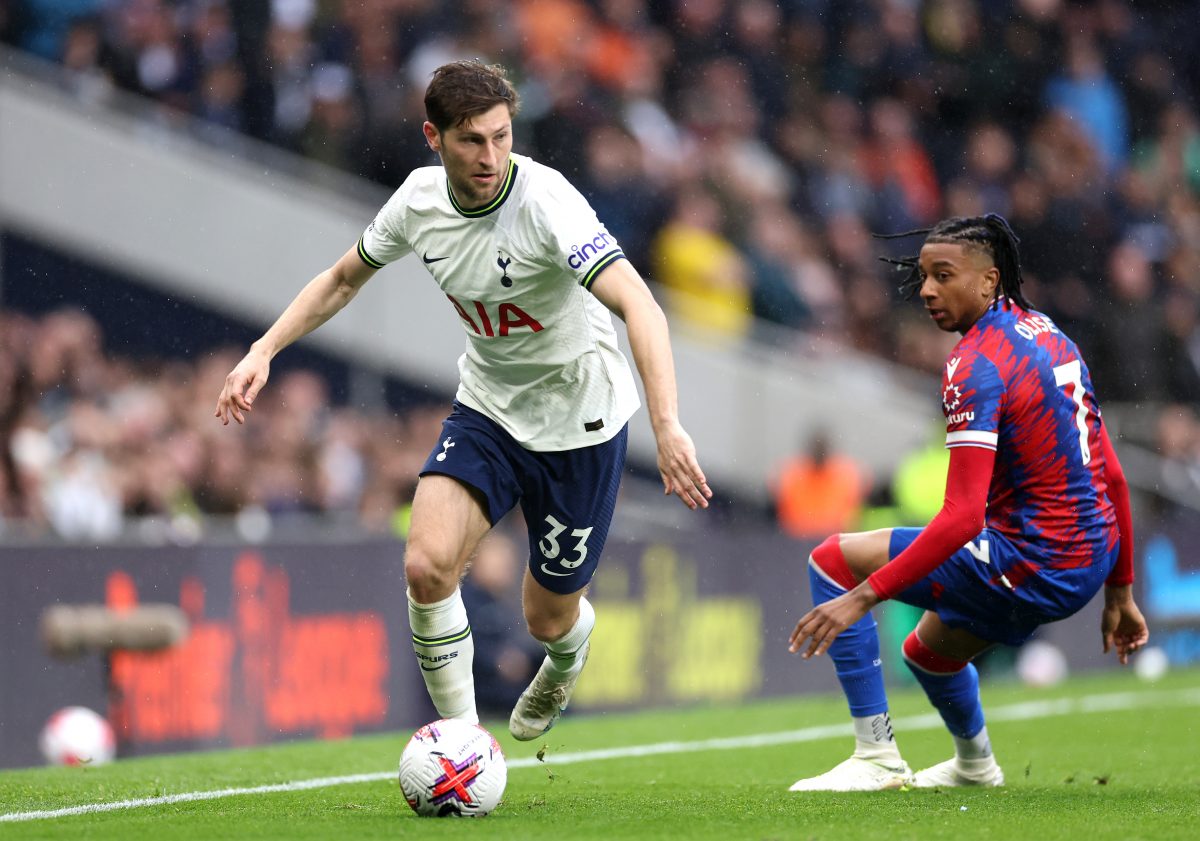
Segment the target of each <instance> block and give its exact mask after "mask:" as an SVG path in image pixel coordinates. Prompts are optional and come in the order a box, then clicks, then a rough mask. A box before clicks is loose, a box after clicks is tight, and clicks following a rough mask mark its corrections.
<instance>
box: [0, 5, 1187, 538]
mask: <svg viewBox="0 0 1200 841" xmlns="http://www.w3.org/2000/svg"><path fill="white" fill-rule="evenodd" d="M1198 30H1200V3H1197V2H1194V1H1193V2H1185V0H1176V1H1175V2H1172V0H1157V2H1134V0H1088V1H1087V2H1084V0H1076V2H1065V1H1064V0H736V2H735V0H524V1H523V2H522V0H517V2H512V3H498V2H488V0H236V2H234V0H176V1H175V2H172V1H171V0H0V41H3V42H5V43H8V44H10V45H13V46H15V47H17V48H18V49H21V50H24V51H28V52H30V53H32V54H35V55H38V56H40V57H42V58H44V59H48V60H51V61H54V62H57V63H59V64H61V65H62V67H63V68H65V69H66V71H67V75H66V79H67V84H68V85H69V86H70V87H71V88H72V89H73V90H74V91H75V92H76V94H77V95H78V96H80V97H82V98H85V99H88V100H93V101H94V100H102V99H104V98H106V97H109V96H111V95H112V92H113V91H117V90H125V91H133V92H136V93H139V94H142V95H144V96H145V97H148V98H150V99H151V100H153V101H154V102H156V103H158V106H159V109H158V116H159V118H160V119H162V120H163V121H167V122H182V121H183V120H184V119H185V118H188V117H195V118H199V119H200V120H201V121H203V122H202V123H201V125H202V126H211V127H214V128H213V129H212V130H211V137H212V139H213V141H214V142H221V138H222V137H225V136H227V135H226V134H225V132H224V131H223V130H233V131H234V132H239V133H242V134H246V135H249V136H251V137H254V138H258V139H260V140H264V141H267V142H269V143H272V144H276V145H278V146H280V147H283V148H286V149H288V150H291V151H294V152H297V153H300V154H301V155H304V156H307V157H310V158H313V159H316V160H320V161H322V162H324V163H326V164H329V165H331V166H333V167H336V168H340V169H343V170H346V171H348V172H350V173H354V174H357V175H360V176H363V177H365V178H368V179H371V180H373V181H376V182H379V183H381V184H383V185H386V186H388V187H395V186H397V185H399V183H400V182H401V181H403V179H404V178H405V176H406V175H407V173H408V172H409V171H410V170H411V169H412V168H413V167H416V166H422V165H428V164H430V163H435V162H436V161H435V159H431V157H430V153H429V151H428V149H427V148H426V147H425V144H424V142H423V138H422V136H421V132H420V125H421V122H422V121H423V119H424V114H423V107H422V94H423V92H424V87H425V84H426V80H427V79H428V77H429V74H430V72H431V71H432V69H433V68H435V67H437V66H438V65H440V64H442V63H444V62H445V61H448V60H453V59H456V58H463V57H472V58H482V59H485V60H488V61H497V62H501V63H503V64H504V65H506V66H507V67H508V68H510V72H511V74H512V76H513V78H514V81H515V82H516V83H517V85H518V88H519V90H520V91H521V94H522V97H523V110H522V114H521V117H520V118H519V120H518V122H517V124H516V131H517V143H516V149H517V151H520V152H523V153H527V154H530V155H532V156H533V157H535V158H536V159H538V160H541V161H543V162H545V163H547V164H550V165H552V166H554V167H556V168H558V169H560V170H561V171H563V172H564V173H565V174H566V175H567V176H568V177H569V178H570V179H571V180H572V181H573V182H574V183H575V184H576V185H577V186H578V187H579V188H580V189H581V191H582V192H583V193H584V194H585V195H586V196H587V197H588V198H589V200H590V201H591V203H592V205H593V206H594V207H595V209H596V210H597V213H598V215H599V216H600V218H601V219H602V220H603V221H605V222H606V224H607V225H608V227H609V229H610V230H611V231H612V232H613V233H614V234H615V235H616V236H617V237H618V238H619V240H620V241H621V243H622V245H623V247H624V249H625V251H626V253H627V254H628V255H629V256H630V257H631V259H632V260H633V261H634V263H635V265H636V266H638V267H639V269H641V270H642V272H643V274H645V275H646V276H647V277H648V278H649V279H651V280H652V282H653V283H654V284H656V290H657V292H658V294H659V297H660V300H662V301H663V302H664V304H665V305H666V306H667V309H668V312H669V314H670V316H671V318H672V324H673V329H677V330H686V331H689V332H691V333H693V334H694V335H698V336H702V337H705V338H706V339H708V340H710V341H713V342H751V341H753V342H761V341H766V342H771V343H773V344H774V345H777V346H778V348H779V352H781V353H786V352H791V351H793V350H796V351H797V352H799V349H801V348H803V347H806V346H811V345H812V344H814V343H815V344H820V345H822V346H835V347H836V346H845V347H848V348H853V349H855V350H858V351H861V352H865V353H869V354H874V355H877V356H879V357H881V358H883V359H887V360H890V361H894V362H898V363H900V364H902V365H906V366H910V367H912V368H915V369H918V370H920V371H924V372H927V373H931V374H932V373H935V372H937V371H938V370H939V369H940V366H941V364H942V362H943V360H944V358H945V354H946V352H947V351H948V350H949V348H950V347H951V346H952V345H953V342H954V341H955V339H956V337H954V336H946V335H943V334H941V333H939V332H938V331H937V330H936V328H934V327H933V326H932V325H931V324H930V323H929V321H928V319H927V317H926V316H925V315H924V313H923V311H922V309H921V308H920V306H919V303H917V302H913V301H905V300H903V299H902V298H901V297H900V296H899V295H898V294H897V292H896V285H897V279H898V275H897V274H896V272H895V271H894V270H893V269H892V268H891V267H889V266H887V265H886V264H884V263H882V262H880V261H879V260H878V257H880V256H881V255H891V256H896V255H901V254H911V253H914V252H915V250H916V248H917V244H918V243H919V239H914V240H907V241H906V240H903V239H901V240H898V241H897V240H889V241H886V242H885V241H882V240H878V239H874V238H873V237H872V234H873V233H880V234H894V233H898V232H903V231H908V230H912V229H919V228H923V227H927V226H929V225H931V224H932V223H934V222H936V221H937V220H938V219H940V218H943V217H946V216H952V215H978V214H983V213H987V212H998V213H1001V214H1003V215H1005V216H1006V217H1007V218H1008V219H1009V220H1010V222H1011V224H1012V226H1013V227H1014V229H1015V230H1016V231H1017V233H1018V234H1019V235H1020V236H1021V238H1022V243H1021V247H1022V256H1023V264H1024V269H1025V278H1026V283H1027V287H1028V290H1027V297H1029V298H1030V299H1031V300H1032V301H1033V302H1034V303H1035V305H1037V306H1038V307H1039V308H1040V309H1042V310H1044V311H1045V312H1047V313H1048V314H1049V315H1051V317H1052V318H1054V319H1055V321H1057V322H1058V323H1059V325H1060V326H1061V327H1062V328H1063V329H1064V330H1065V331H1066V332H1067V333H1068V334H1069V335H1071V336H1072V337H1073V338H1074V339H1075V340H1076V341H1077V342H1078V343H1079V344H1080V346H1081V348H1082V350H1083V352H1084V355H1085V358H1086V359H1087V360H1088V363H1089V366H1090V367H1091V370H1092V375H1093V380H1094V382H1095V384H1096V388H1097V391H1098V394H1099V397H1100V400H1101V402H1102V404H1104V405H1105V407H1106V410H1107V409H1108V408H1109V407H1110V406H1112V407H1114V408H1113V412H1114V416H1117V415H1118V414H1120V415H1123V416H1124V417H1125V418H1128V419H1129V422H1128V423H1127V424H1126V427H1125V430H1123V431H1126V432H1127V433H1128V434H1130V435H1135V436H1140V437H1141V438H1142V439H1143V440H1144V442H1145V443H1146V444H1147V445H1148V446H1150V447H1152V448H1153V449H1155V450H1157V451H1158V452H1159V453H1160V454H1161V455H1163V456H1164V457H1166V458H1167V459H1169V460H1170V461H1171V462H1172V463H1173V464H1175V465H1177V467H1178V470H1179V471H1182V474H1183V475H1184V476H1185V477H1190V478H1185V480H1183V481H1184V484H1185V486H1186V485H1187V483H1188V482H1191V483H1192V485H1191V487H1196V488H1200V421H1198V420H1197V409H1198V408H1200V119H1198V117H1197V113H1198V112H1197V108H1198V106H1200V102H1198V98H1197V92H1198V91H1200V54H1198V53H1197V51H1196V50H1195V49H1194V44H1195V35H1196V34H1197V31H1198ZM303 280H305V279H303V278H297V283H298V284H299V283H301V282H303ZM239 355H240V349H239V350H238V351H236V352H235V351H231V352H230V353H229V354H223V355H218V356H214V357H211V358H208V359H205V360H203V361H199V362H195V363H188V362H179V361H172V362H165V361H153V360H145V359H128V358H123V357H121V356H120V355H119V354H117V353H114V352H112V351H111V350H105V347H104V343H103V337H102V334H101V329H100V327H99V325H97V324H96V323H95V322H94V321H92V320H90V319H89V318H88V317H87V316H85V315H82V314H80V313H78V312H62V313H56V314H53V315H48V316H39V317H29V316H23V315H20V314H17V313H13V312H7V313H0V441H3V442H5V444H6V447H5V448H4V452H3V457H2V458H0V517H5V518H10V519H12V518H20V519H25V520H29V521H32V522H42V523H45V524H47V528H52V529H54V530H56V531H58V532H60V533H63V534H67V535H74V536H89V537H96V538H99V537H102V536H103V535H105V534H109V533H115V532H116V531H119V529H120V524H121V520H122V517H123V516H126V515H131V514H156V515H164V516H166V517H167V518H169V519H170V518H176V519H178V518H179V517H182V518H183V520H182V521H181V522H188V517H190V516H192V515H194V514H203V513H214V514H237V513H238V512H240V511H244V510H247V509H251V510H262V511H266V512H269V513H277V512H288V511H318V512H327V513H330V514H332V515H335V516H344V517H346V518H350V519H356V520H358V521H360V522H362V523H363V524H365V525H366V526H367V527H368V528H372V529H377V530H380V531H389V530H391V531H400V532H401V533H402V531H403V511H404V503H405V500H406V499H407V498H408V497H410V495H411V490H412V486H413V483H414V481H415V475H416V471H417V469H418V468H419V465H420V463H421V460H422V459H423V458H424V456H425V454H426V452H427V451H428V448H429V447H430V446H431V445H432V443H433V441H434V439H435V437H436V435H437V430H438V421H439V420H440V417H441V415H442V413H443V412H444V408H445V407H444V406H437V407H433V408H431V409H428V410H415V411H413V412H411V413H406V414H404V415H403V416H400V417H397V416H395V415H392V414H383V415H378V416H376V415H372V414H370V413H366V412H363V411H361V410H358V409H354V408H341V407H336V406H334V405H333V403H332V402H331V400H330V396H329V393H328V388H327V386H326V385H325V384H324V383H323V382H322V381H321V379H320V378H319V377H317V376H316V375H314V374H312V373H306V372H293V373H291V374H288V375H287V376H286V377H282V378H280V379H279V380H277V381H276V382H273V383H272V386H271V388H269V389H268V390H267V391H266V392H264V398H265V399H264V400H262V401H260V403H259V405H256V407H255V412H256V417H255V423H254V424H252V425H251V426H250V427H248V428H247V431H246V435H244V436H237V437H235V436H228V435H221V430H220V428H219V426H218V425H217V424H216V423H215V422H214V421H213V420H212V418H211V413H212V406H213V404H214V402H215V399H216V394H217V392H218V390H219V387H220V383H221V382H222V380H223V378H224V376H225V373H226V372H227V371H228V370H229V369H230V368H231V367H232V365H233V364H234V363H235V362H236V360H237V358H238V356H239ZM932 400H933V397H932V396H931V406H933V405H934V404H933V402H932ZM283 405H286V406H287V411H281V410H280V409H279V407H280V406H283ZM1122 408H1124V411H1123V412H1122ZM218 436H220V437H219V438H218ZM935 437H936V436H935ZM937 443H938V447H937V448H936V449H938V450H939V451H940V441H939V442H937ZM797 450H798V455H797V459H796V460H795V461H794V462H792V463H789V464H786V465H781V466H780V473H779V475H778V476H776V477H773V478H772V479H771V482H772V488H773V489H774V490H775V492H776V493H777V501H778V513H779V517H780V522H781V523H782V524H783V525H784V526H785V527H786V528H788V529H789V530H792V531H793V532H795V533H811V532H810V530H814V531H816V532H818V533H819V532H823V531H828V530H829V527H830V526H829V524H830V523H831V522H835V521H837V522H840V521H842V520H844V521H845V523H846V524H845V525H844V526H838V527H839V528H843V527H844V528H849V527H852V526H853V525H854V524H855V522H856V521H857V520H858V519H859V518H860V517H861V512H862V509H863V508H864V506H866V505H868V503H869V501H870V499H871V496H872V494H873V493H875V494H876V495H878V493H879V491H880V489H881V488H886V489H887V492H888V498H889V501H893V502H894V501H895V499H896V498H897V497H898V496H900V495H902V493H903V491H902V489H900V487H899V484H898V483H902V482H901V477H870V476H864V475H861V471H857V470H855V468H854V465H853V464H852V456H853V454H852V453H848V454H840V455H839V454H831V453H829V452H828V442H827V441H825V440H823V439H822V438H821V437H820V436H818V437H816V438H814V439H811V440H808V439H806V440H805V441H803V442H800V441H798V442H797ZM847 460H848V461H849V463H848V464H847V463H846V462H847ZM830 464H832V465H834V466H835V467H836V468H837V475H833V474H832V473H830V472H829V471H830V469H831V468H829V467H828V466H829V465H830ZM933 464H934V466H933V469H932V470H931V471H929V475H930V476H933V477H934V479H933V480H932V484H933V485H934V486H936V487H934V490H933V492H932V494H930V495H932V496H933V497H934V498H935V502H936V501H940V492H941V488H940V485H939V484H938V482H939V481H940V480H941V479H942V478H944V471H943V472H942V473H941V475H940V476H939V475H938V467H939V464H940V463H939V462H936V460H935V462H934V463H933ZM250 465H253V469H250ZM797 477H799V480H804V481H807V482H808V484H807V485H804V486H803V487H804V493H807V494H808V495H809V499H810V501H820V500H823V501H826V502H830V501H838V502H839V503H840V505H839V506H837V507H838V508H839V510H838V511H837V512H835V513H834V514H830V515H829V516H828V517H826V518H825V519H824V520H822V521H821V522H818V523H814V522H812V520H811V518H809V519H805V516H804V512H805V511H809V510H810V509H812V507H813V505H812V504H805V503H803V502H797V500H796V499H790V500H789V499H786V498H785V497H786V496H787V494H788V493H793V492H794V489H795V487H797V485H796V484H795V482H796V481H799V480H798V479H797ZM789 483H791V484H789ZM927 484H928V483H927ZM789 488H790V489H792V490H791V491H789ZM843 501H844V502H843ZM826 507H830V506H826ZM842 509H845V510H842ZM935 510H936V509H935ZM797 511H799V512H800V515H796V512H797ZM397 512H399V513H397ZM931 513H932V512H931ZM822 516H824V515H822ZM839 518H841V519H840V520H839ZM926 519H927V517H926Z"/></svg>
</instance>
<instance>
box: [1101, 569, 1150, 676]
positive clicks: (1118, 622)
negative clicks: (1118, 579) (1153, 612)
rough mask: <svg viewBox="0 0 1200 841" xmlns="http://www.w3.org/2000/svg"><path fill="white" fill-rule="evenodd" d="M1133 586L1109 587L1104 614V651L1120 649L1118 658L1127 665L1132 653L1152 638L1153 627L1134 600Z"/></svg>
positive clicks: (1102, 631)
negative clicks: (1149, 625) (1148, 623)
mask: <svg viewBox="0 0 1200 841" xmlns="http://www.w3.org/2000/svg"><path fill="white" fill-rule="evenodd" d="M1132 589H1133V588H1132V587H1130V586H1129V585H1125V586H1124V587H1105V588H1104V610H1103V612H1102V613H1101V616H1100V634H1101V636H1102V637H1103V639H1104V653H1105V654H1107V653H1108V652H1109V650H1110V649H1116V652H1117V660H1119V661H1120V662H1121V665H1122V666H1124V665H1125V664H1126V663H1128V662H1129V655H1130V654H1132V653H1133V652H1135V651H1137V650H1138V649H1139V648H1143V647H1144V646H1145V645H1146V643H1147V642H1149V641H1150V628H1149V627H1148V626H1147V625H1146V619H1145V617H1143V616H1142V612H1141V611H1140V610H1138V606H1137V604H1136V603H1135V602H1134V600H1133V592H1132Z"/></svg>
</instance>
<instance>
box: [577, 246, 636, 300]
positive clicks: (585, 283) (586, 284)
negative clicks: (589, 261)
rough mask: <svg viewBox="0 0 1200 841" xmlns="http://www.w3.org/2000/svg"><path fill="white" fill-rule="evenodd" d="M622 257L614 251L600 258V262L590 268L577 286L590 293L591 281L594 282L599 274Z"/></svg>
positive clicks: (622, 255) (622, 256)
mask: <svg viewBox="0 0 1200 841" xmlns="http://www.w3.org/2000/svg"><path fill="white" fill-rule="evenodd" d="M624 257H625V255H624V254H622V253H621V252H620V251H614V252H612V253H611V254H606V255H604V256H603V257H601V258H600V260H599V261H598V262H597V263H596V265H594V266H592V268H591V269H590V270H589V271H588V273H587V274H586V275H584V276H583V280H581V281H579V285H580V286H582V287H583V288H584V289H587V290H588V291H591V288H592V281H593V280H595V279H596V278H597V277H598V276H599V275H600V272H602V271H604V270H605V269H607V268H608V267H609V266H611V265H612V264H613V263H615V262H617V261H618V260H620V259H622V258H624Z"/></svg>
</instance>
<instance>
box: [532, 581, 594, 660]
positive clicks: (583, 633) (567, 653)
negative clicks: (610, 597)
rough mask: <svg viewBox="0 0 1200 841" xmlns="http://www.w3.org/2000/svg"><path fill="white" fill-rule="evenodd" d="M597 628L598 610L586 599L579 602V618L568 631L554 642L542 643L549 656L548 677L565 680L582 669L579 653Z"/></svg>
mask: <svg viewBox="0 0 1200 841" xmlns="http://www.w3.org/2000/svg"><path fill="white" fill-rule="evenodd" d="M595 627H596V610H595V608H593V607H592V604H591V602H589V601H588V600H587V599H585V598H580V600H579V618H578V619H577V620H575V624H574V625H573V626H571V630H569V631H567V632H566V633H565V634H563V635H562V636H561V637H559V638H558V639H556V640H554V641H553V642H546V643H542V647H543V648H545V649H546V655H547V660H548V663H547V672H548V674H547V676H548V677H552V678H554V679H555V680H565V679H566V678H568V677H570V676H571V675H572V674H574V673H575V671H576V670H577V669H578V668H580V664H579V652H580V651H581V650H582V649H583V644H584V643H585V642H587V641H588V637H590V636H591V635H592V629H593V628H595Z"/></svg>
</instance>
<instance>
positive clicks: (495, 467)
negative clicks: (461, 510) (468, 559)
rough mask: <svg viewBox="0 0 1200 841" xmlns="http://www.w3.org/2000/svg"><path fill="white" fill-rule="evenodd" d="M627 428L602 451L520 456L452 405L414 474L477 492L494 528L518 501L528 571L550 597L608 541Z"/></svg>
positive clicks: (578, 577) (473, 414)
mask: <svg viewBox="0 0 1200 841" xmlns="http://www.w3.org/2000/svg"><path fill="white" fill-rule="evenodd" d="M628 438H629V427H628V426H625V427H623V428H622V429H621V431H620V432H619V433H617V434H616V435H614V436H613V437H612V438H611V439H609V440H608V441H605V442H604V443H602V444H596V445H594V446H591V447H580V448H579V449H576V450H562V451H559V452H535V451H533V450H527V449H525V448H524V447H522V446H521V445H520V444H518V443H517V442H516V441H514V440H513V438H512V436H511V435H509V434H508V432H506V431H505V429H504V428H503V427H502V426H500V424H498V423H496V422H495V421H494V420H492V419H491V418H489V417H487V416H486V415H484V414H481V413H480V412H477V411H475V410H474V409H471V408H470V407H468V406H464V405H462V404H461V403H459V402H458V401H455V402H454V410H453V411H452V412H451V413H450V416H449V417H448V418H446V420H445V421H444V422H443V423H442V434H441V436H440V437H439V438H438V442H437V444H436V445H435V446H434V448H433V451H432V452H431V453H430V454H429V458H428V459H426V460H425V466H424V467H422V468H421V475H422V476H426V475H428V474H430V473H439V474H442V475H444V476H451V477H453V478H455V479H457V480H458V481H460V482H462V483H463V484H465V485H468V486H470V487H472V488H475V489H476V490H478V491H479V492H480V493H481V494H483V496H484V498H485V500H486V511H485V513H486V514H487V517H488V520H489V521H490V522H491V524H492V525H495V524H496V523H498V522H499V521H500V519H501V518H502V517H503V516H504V515H505V514H507V513H508V512H509V511H510V510H511V509H512V507H513V506H514V505H516V504H517V502H518V501H520V503H521V511H522V513H524V515H525V522H526V524H527V525H528V527H529V571H530V572H531V573H532V574H533V577H534V579H535V580H537V582H538V583H539V584H541V585H542V586H543V587H545V588H546V589H547V590H550V591H551V592H554V593H561V594H564V595H565V594H567V593H574V592H577V591H578V590H582V589H583V588H584V587H585V586H587V583H588V582H589V581H591V580H592V575H593V574H594V573H595V572H596V563H597V562H598V561H599V560H600V554H601V552H602V551H603V550H604V541H605V540H606V539H607V538H608V527H609V525H610V524H611V523H612V518H613V511H614V509H615V508H616V504H617V490H618V488H619V487H620V485H621V473H622V471H623V470H624V468H625V449H626V445H627V442H628Z"/></svg>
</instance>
